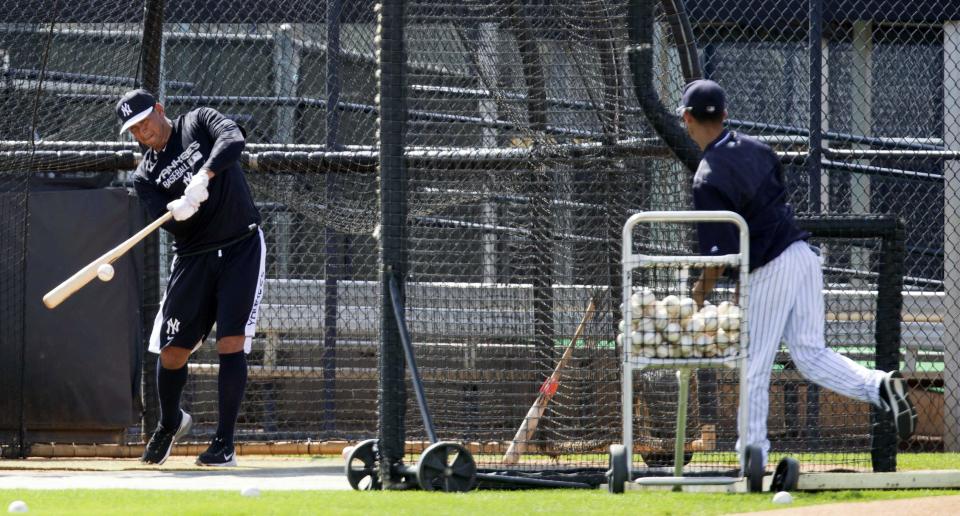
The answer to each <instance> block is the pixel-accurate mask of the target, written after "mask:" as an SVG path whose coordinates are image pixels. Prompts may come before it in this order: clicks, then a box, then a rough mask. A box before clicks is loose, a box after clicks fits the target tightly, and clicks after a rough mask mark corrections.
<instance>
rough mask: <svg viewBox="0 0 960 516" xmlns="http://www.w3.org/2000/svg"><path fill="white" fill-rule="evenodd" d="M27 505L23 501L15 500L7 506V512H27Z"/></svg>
mask: <svg viewBox="0 0 960 516" xmlns="http://www.w3.org/2000/svg"><path fill="white" fill-rule="evenodd" d="M27 510H28V509H27V504H26V502H24V501H23V500H14V501H12V502H10V505H8V506H7V512H27Z"/></svg>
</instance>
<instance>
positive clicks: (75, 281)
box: [43, 211, 173, 309]
mask: <svg viewBox="0 0 960 516" xmlns="http://www.w3.org/2000/svg"><path fill="white" fill-rule="evenodd" d="M172 217H173V213H172V212H169V211H168V212H166V213H164V214H163V216H161V217H160V218H158V219H157V220H155V221H153V222H151V223H150V225H148V226H147V227H145V228H143V229H141V230H140V231H137V234H135V235H133V236H132V237H130V238H128V239H126V240H124V241H123V243H122V244H120V245H118V246H117V247H114V248H113V249H111V250H109V251H107V252H106V253H105V254H103V256H101V257H99V258H97V259H96V260H94V261H92V262H90V264H88V265H87V266H86V267H84V268H82V269H80V270H79V271H77V272H76V274H74V275H73V276H70V277H69V278H67V279H66V280H65V281H64V282H63V283H61V284H59V285H57V286H56V287H55V288H54V289H53V290H51V291H50V292H47V294H46V295H45V296H43V304H44V306H46V307H47V308H50V309H53V308H56V307H57V305H59V304H60V303H62V302H63V301H64V300H65V299H67V298H68V297H70V296H72V295H73V293H74V292H76V291H78V290H80V289H81V288H83V286H84V285H86V284H87V283H90V282H91V281H93V279H94V278H96V277H97V268H98V267H100V266H101V265H103V264H105V263H112V262H114V261H116V260H117V259H118V258H120V257H121V256H123V255H124V254H126V252H127V251H129V250H130V249H131V248H132V247H133V246H135V245H137V242H140V241H141V240H143V239H144V238H146V237H147V235H149V234H150V233H153V232H154V231H155V230H156V229H157V228H159V227H160V226H162V225H164V224H165V223H166V222H167V221H169V220H170V219H171V218H172Z"/></svg>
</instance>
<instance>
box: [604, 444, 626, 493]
mask: <svg viewBox="0 0 960 516" xmlns="http://www.w3.org/2000/svg"><path fill="white" fill-rule="evenodd" d="M629 466H630V459H629V458H628V457H627V447H626V446H624V445H622V444H612V445H610V469H608V470H607V491H610V492H611V493H613V494H620V493H622V492H623V488H624V485H625V484H626V483H627V476H628V475H629V470H630V467H629Z"/></svg>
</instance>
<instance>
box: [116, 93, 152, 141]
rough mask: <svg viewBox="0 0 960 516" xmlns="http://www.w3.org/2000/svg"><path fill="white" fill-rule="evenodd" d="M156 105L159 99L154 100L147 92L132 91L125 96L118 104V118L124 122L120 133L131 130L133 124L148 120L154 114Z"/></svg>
mask: <svg viewBox="0 0 960 516" xmlns="http://www.w3.org/2000/svg"><path fill="white" fill-rule="evenodd" d="M156 103H157V99H155V98H153V95H151V94H150V92H149V91H147V90H143V89H140V90H131V91H128V92H127V93H126V94H124V96H123V97H122V98H121V99H120V102H117V116H118V117H120V120H121V121H122V122H123V126H121V127H120V132H121V133H122V132H124V131H126V130H127V129H130V126H132V125H133V124H136V123H137V122H139V121H141V120H143V119H144V118H147V116H149V115H150V113H152V112H153V106H154V105H155V104H156Z"/></svg>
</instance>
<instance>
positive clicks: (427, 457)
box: [417, 442, 477, 493]
mask: <svg viewBox="0 0 960 516" xmlns="http://www.w3.org/2000/svg"><path fill="white" fill-rule="evenodd" d="M417 483H418V484H419V485H420V489H423V490H424V491H443V492H445V493H455V492H461V493H464V492H467V491H469V490H471V489H473V488H474V487H475V486H476V485H477V463H476V461H474V460H473V455H470V450H467V449H466V448H464V447H463V446H461V445H460V444H458V443H453V442H439V443H435V444H432V445H430V447H429V448H427V449H426V450H424V451H423V453H422V454H421V455H420V460H419V461H417Z"/></svg>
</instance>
